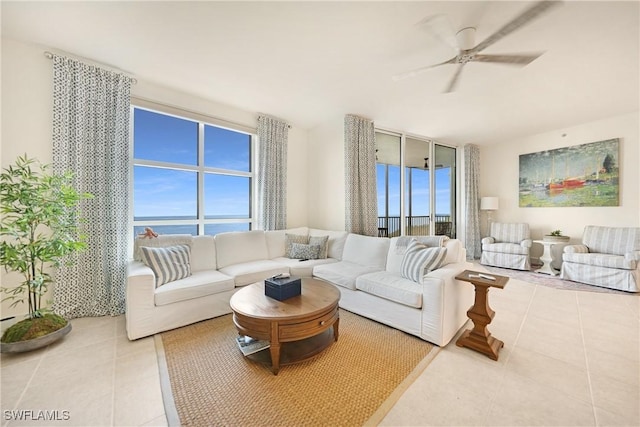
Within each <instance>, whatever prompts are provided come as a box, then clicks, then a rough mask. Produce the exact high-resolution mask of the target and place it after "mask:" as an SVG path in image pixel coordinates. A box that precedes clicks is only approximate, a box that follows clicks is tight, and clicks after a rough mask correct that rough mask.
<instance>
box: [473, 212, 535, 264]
mask: <svg viewBox="0 0 640 427" xmlns="http://www.w3.org/2000/svg"><path fill="white" fill-rule="evenodd" d="M531 243H532V242H531V238H530V234H529V224H526V223H501V222H492V223H491V233H489V237H485V238H483V239H482V256H481V257H480V264H484V265H493V266H495V267H503V268H512V269H515V270H529V269H530V268H531V264H530V263H529V250H530V249H531Z"/></svg>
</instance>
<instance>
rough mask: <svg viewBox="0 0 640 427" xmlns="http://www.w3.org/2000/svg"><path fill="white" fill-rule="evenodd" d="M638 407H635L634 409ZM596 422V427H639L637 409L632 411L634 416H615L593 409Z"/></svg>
mask: <svg viewBox="0 0 640 427" xmlns="http://www.w3.org/2000/svg"><path fill="white" fill-rule="evenodd" d="M637 407H638V406H637V405H636V408H637ZM595 411H596V421H597V425H598V426H611V427H613V426H616V427H634V426H639V425H640V415H638V410H637V409H632V410H631V411H632V412H635V414H633V413H630V412H627V413H625V414H616V413H613V412H609V411H607V410H606V409H602V408H599V407H597V406H596V407H595Z"/></svg>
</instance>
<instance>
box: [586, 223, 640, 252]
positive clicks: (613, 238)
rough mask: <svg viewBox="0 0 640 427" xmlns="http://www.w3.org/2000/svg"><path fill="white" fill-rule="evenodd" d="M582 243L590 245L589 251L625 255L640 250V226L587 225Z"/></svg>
mask: <svg viewBox="0 0 640 427" xmlns="http://www.w3.org/2000/svg"><path fill="white" fill-rule="evenodd" d="M582 243H584V244H585V245H586V246H588V247H589V252H599V253H605V254H613V255H624V254H625V253H627V252H632V251H638V250H640V227H602V226H597V225H587V226H586V227H585V228H584V234H583V235H582Z"/></svg>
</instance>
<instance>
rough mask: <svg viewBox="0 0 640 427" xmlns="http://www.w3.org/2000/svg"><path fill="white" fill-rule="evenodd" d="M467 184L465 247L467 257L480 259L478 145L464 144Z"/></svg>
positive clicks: (465, 184)
mask: <svg viewBox="0 0 640 427" xmlns="http://www.w3.org/2000/svg"><path fill="white" fill-rule="evenodd" d="M464 176H465V181H464V186H465V207H466V208H465V209H466V212H465V218H466V221H467V222H466V228H465V242H464V244H465V247H466V248H467V259H470V260H473V259H479V258H480V255H481V252H482V251H481V249H482V248H481V246H480V241H481V237H480V149H479V148H478V147H477V146H476V145H471V144H467V145H465V146H464Z"/></svg>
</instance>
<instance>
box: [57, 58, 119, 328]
mask: <svg viewBox="0 0 640 427" xmlns="http://www.w3.org/2000/svg"><path fill="white" fill-rule="evenodd" d="M130 88H131V79H130V78H129V77H127V76H124V75H122V74H118V73H114V72H112V71H108V70H104V69H101V68H98V67H96V66H93V65H88V64H84V63H82V62H79V61H76V60H73V59H69V58H65V57H61V56H58V55H54V56H53V170H54V172H62V171H66V170H69V171H72V172H73V173H74V174H75V182H74V185H75V187H76V189H77V190H78V191H80V192H88V193H91V194H93V196H94V197H93V198H92V199H88V200H84V201H83V202H82V203H81V205H80V207H79V212H78V214H79V216H80V217H81V218H84V222H83V223H82V224H81V231H82V233H83V234H85V235H86V237H87V239H86V241H87V248H86V249H85V250H84V251H82V252H79V253H76V254H74V255H72V256H71V257H69V259H68V260H67V261H68V263H66V264H65V265H63V266H61V267H60V268H59V269H58V270H57V272H56V276H55V281H56V282H55V286H54V301H53V308H54V310H55V311H56V312H57V313H58V314H60V315H62V316H64V317H66V318H74V317H86V316H104V315H111V316H114V315H118V314H121V313H124V308H125V305H124V302H125V284H126V280H127V246H128V237H129V234H130V233H131V230H130V229H129V227H128V224H129V218H128V216H129V196H128V193H129V191H130V186H129V179H130V178H129V176H130V172H129V161H130V160H129V144H130V142H129V116H130V113H129V108H130Z"/></svg>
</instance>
